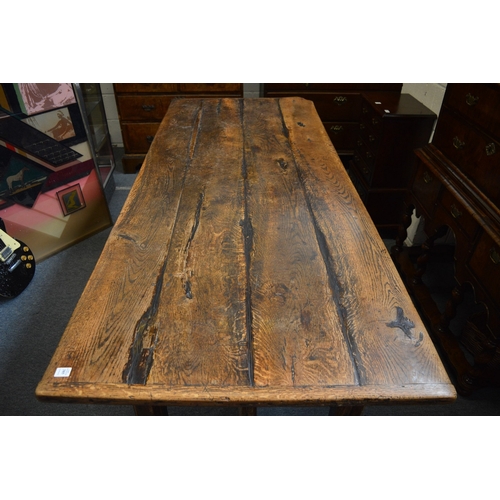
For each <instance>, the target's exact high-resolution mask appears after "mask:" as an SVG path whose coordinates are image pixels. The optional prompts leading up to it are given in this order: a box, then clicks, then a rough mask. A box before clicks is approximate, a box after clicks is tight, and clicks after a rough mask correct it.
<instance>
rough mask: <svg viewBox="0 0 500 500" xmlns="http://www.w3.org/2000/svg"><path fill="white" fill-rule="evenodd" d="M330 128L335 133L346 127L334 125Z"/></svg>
mask: <svg viewBox="0 0 500 500" xmlns="http://www.w3.org/2000/svg"><path fill="white" fill-rule="evenodd" d="M330 130H331V131H332V132H333V133H334V134H338V133H339V132H342V131H343V130H344V127H343V126H342V125H332V126H331V127H330Z"/></svg>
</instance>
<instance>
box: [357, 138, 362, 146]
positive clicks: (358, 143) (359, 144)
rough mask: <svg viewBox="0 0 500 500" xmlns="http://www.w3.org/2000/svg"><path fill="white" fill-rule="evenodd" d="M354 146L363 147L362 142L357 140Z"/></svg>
mask: <svg viewBox="0 0 500 500" xmlns="http://www.w3.org/2000/svg"><path fill="white" fill-rule="evenodd" d="M356 144H357V145H358V146H360V147H361V146H362V145H363V141H362V140H361V139H358V141H357V142H356Z"/></svg>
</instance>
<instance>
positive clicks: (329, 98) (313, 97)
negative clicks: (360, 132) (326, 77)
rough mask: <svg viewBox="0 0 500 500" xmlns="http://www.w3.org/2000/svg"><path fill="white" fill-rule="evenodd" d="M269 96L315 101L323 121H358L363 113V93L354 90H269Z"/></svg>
mask: <svg viewBox="0 0 500 500" xmlns="http://www.w3.org/2000/svg"><path fill="white" fill-rule="evenodd" d="M267 97H302V98H303V99H307V100H309V101H313V103H314V107H315V108H316V111H317V112H318V115H319V117H320V118H321V120H322V121H323V122H329V121H332V122H358V121H359V115H360V113H361V94H359V93H353V92H328V93H324V92H322V93H317V94H311V93H307V92H300V93H298V92H297V93H295V92H288V93H286V92H276V93H274V92H269V93H268V94H267Z"/></svg>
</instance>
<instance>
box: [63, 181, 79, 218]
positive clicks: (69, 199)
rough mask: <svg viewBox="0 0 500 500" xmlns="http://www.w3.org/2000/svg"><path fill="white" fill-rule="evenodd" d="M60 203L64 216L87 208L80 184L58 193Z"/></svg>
mask: <svg viewBox="0 0 500 500" xmlns="http://www.w3.org/2000/svg"><path fill="white" fill-rule="evenodd" d="M57 197H58V198H59V203H60V204H61V208H62V211H63V214H64V215H70V214H72V213H74V212H77V211H78V210H81V209H82V208H85V200H84V199H83V194H82V190H81V188H80V185H79V184H74V185H73V186H69V187H67V188H66V189H63V190H61V191H58V192H57Z"/></svg>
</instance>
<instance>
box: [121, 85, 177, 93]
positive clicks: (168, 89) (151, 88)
mask: <svg viewBox="0 0 500 500" xmlns="http://www.w3.org/2000/svg"><path fill="white" fill-rule="evenodd" d="M113 85H114V88H115V92H116V93H120V92H133V93H145V94H147V93H155V92H156V93H158V92H159V93H173V92H177V91H178V85H179V84H178V83H115V84H113Z"/></svg>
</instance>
